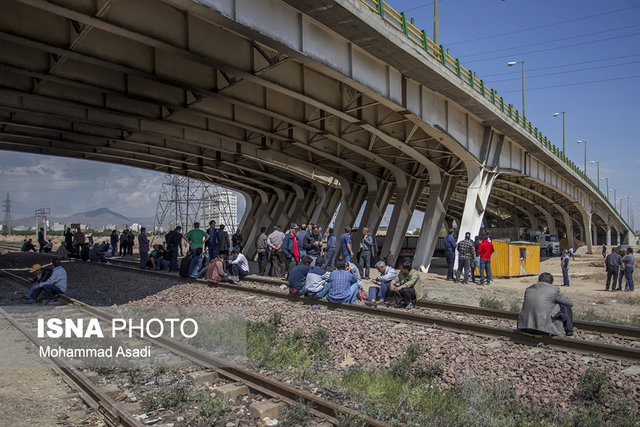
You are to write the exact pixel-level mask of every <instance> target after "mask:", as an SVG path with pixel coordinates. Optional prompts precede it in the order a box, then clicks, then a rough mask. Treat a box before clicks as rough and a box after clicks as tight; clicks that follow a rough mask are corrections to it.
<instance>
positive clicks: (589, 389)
mask: <svg viewBox="0 0 640 427" xmlns="http://www.w3.org/2000/svg"><path fill="white" fill-rule="evenodd" d="M608 383H609V375H608V374H607V373H606V372H603V371H599V370H597V369H594V368H588V369H587V370H586V371H584V373H583V374H582V375H581V376H580V379H579V380H578V391H577V393H576V395H577V397H578V398H580V399H582V400H586V401H597V400H598V399H599V398H600V396H601V393H602V388H603V387H605V386H606V385H607V384H608Z"/></svg>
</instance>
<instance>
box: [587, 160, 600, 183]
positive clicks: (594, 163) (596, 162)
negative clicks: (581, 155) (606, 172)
mask: <svg viewBox="0 0 640 427" xmlns="http://www.w3.org/2000/svg"><path fill="white" fill-rule="evenodd" d="M589 163H591V164H592V165H596V166H597V168H598V190H599V189H600V162H599V161H597V160H596V161H593V160H591V162H589Z"/></svg>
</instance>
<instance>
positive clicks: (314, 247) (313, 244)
mask: <svg viewBox="0 0 640 427" xmlns="http://www.w3.org/2000/svg"><path fill="white" fill-rule="evenodd" d="M298 242H300V239H298ZM302 247H303V249H304V250H305V252H306V254H307V255H308V256H309V258H311V267H313V266H314V265H316V258H318V257H319V256H320V254H321V252H322V228H321V227H320V226H319V225H317V224H313V225H312V226H311V231H309V232H307V233H306V234H305V236H304V239H303V244H302Z"/></svg>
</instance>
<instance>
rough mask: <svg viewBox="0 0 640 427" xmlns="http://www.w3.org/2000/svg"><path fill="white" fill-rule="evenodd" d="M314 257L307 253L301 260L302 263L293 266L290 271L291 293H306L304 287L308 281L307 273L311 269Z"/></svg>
mask: <svg viewBox="0 0 640 427" xmlns="http://www.w3.org/2000/svg"><path fill="white" fill-rule="evenodd" d="M312 262H313V258H311V257H310V256H309V255H305V256H303V257H302V259H301V260H300V263H299V264H298V265H296V266H295V267H293V270H291V271H290V272H289V294H290V295H298V296H300V295H302V294H304V287H305V285H306V283H307V274H308V273H309V270H310V269H311V263H312Z"/></svg>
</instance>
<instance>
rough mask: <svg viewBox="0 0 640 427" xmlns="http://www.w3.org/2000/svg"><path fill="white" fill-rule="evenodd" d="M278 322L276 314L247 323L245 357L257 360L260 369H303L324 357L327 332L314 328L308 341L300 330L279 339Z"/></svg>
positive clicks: (279, 317) (325, 354)
mask: <svg viewBox="0 0 640 427" xmlns="http://www.w3.org/2000/svg"><path fill="white" fill-rule="evenodd" d="M281 321H282V316H281V315H280V313H274V314H272V315H271V317H270V318H269V320H268V321H266V322H249V323H248V324H247V355H248V356H249V357H251V358H253V359H255V360H257V361H258V362H259V365H260V366H262V367H265V366H268V367H270V368H275V369H285V368H291V367H293V368H303V369H304V368H307V367H309V366H311V365H312V364H313V363H314V362H315V361H319V360H323V359H326V358H327V356H328V352H327V345H326V343H327V339H328V337H329V331H328V330H326V329H323V328H319V329H316V330H314V331H312V333H311V337H310V338H309V339H308V340H305V338H304V336H303V333H302V331H301V330H296V331H295V332H294V333H292V334H289V335H286V336H284V337H281V336H278V327H279V325H280V322H281ZM307 341H308V342H307Z"/></svg>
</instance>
